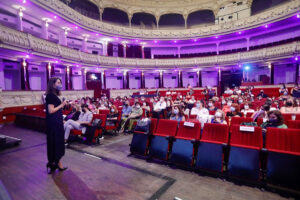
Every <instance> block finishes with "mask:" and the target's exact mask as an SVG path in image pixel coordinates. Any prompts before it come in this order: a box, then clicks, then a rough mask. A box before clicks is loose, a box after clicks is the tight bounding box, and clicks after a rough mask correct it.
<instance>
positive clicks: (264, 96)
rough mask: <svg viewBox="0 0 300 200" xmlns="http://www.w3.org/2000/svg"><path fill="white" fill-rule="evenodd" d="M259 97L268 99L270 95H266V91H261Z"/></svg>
mask: <svg viewBox="0 0 300 200" xmlns="http://www.w3.org/2000/svg"><path fill="white" fill-rule="evenodd" d="M257 97H258V98H259V97H260V98H267V97H268V95H266V94H265V93H264V90H260V93H259V94H258V95H257Z"/></svg>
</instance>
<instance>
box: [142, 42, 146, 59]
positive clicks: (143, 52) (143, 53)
mask: <svg viewBox="0 0 300 200" xmlns="http://www.w3.org/2000/svg"><path fill="white" fill-rule="evenodd" d="M142 58H143V59H144V58H145V51H144V45H143V46H142Z"/></svg>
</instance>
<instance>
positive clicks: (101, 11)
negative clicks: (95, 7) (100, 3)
mask: <svg viewBox="0 0 300 200" xmlns="http://www.w3.org/2000/svg"><path fill="white" fill-rule="evenodd" d="M103 11H104V9H103V8H99V15H100V21H102V14H103Z"/></svg>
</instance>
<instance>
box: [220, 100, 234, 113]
mask: <svg viewBox="0 0 300 200" xmlns="http://www.w3.org/2000/svg"><path fill="white" fill-rule="evenodd" d="M222 104H223V109H222V111H223V112H224V113H225V114H226V115H227V113H229V112H230V111H231V105H232V100H231V99H228V101H227V104H226V101H223V100H222Z"/></svg>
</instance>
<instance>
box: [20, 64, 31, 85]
mask: <svg viewBox="0 0 300 200" xmlns="http://www.w3.org/2000/svg"><path fill="white" fill-rule="evenodd" d="M21 89H22V90H30V84H29V74H28V63H27V62H26V60H25V59H23V61H22V63H21Z"/></svg>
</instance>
